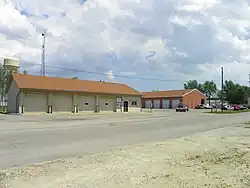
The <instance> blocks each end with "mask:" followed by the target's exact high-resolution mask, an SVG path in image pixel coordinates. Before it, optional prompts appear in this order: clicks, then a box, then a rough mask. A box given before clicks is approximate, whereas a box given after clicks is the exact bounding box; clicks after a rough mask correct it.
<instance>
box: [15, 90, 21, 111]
mask: <svg viewBox="0 0 250 188" xmlns="http://www.w3.org/2000/svg"><path fill="white" fill-rule="evenodd" d="M20 93H21V90H20V89H19V91H18V93H17V95H16V111H17V112H18V113H19V104H17V100H18V97H19V96H20ZM18 102H20V99H19V100H18ZM17 105H18V106H17Z"/></svg>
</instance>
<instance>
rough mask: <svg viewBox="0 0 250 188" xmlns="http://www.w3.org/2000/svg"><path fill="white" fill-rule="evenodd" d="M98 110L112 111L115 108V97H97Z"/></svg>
mask: <svg viewBox="0 0 250 188" xmlns="http://www.w3.org/2000/svg"><path fill="white" fill-rule="evenodd" d="M99 106H100V111H112V112H113V111H114V110H115V108H116V98H115V97H114V98H113V97H110V98H109V97H100V98H99Z"/></svg>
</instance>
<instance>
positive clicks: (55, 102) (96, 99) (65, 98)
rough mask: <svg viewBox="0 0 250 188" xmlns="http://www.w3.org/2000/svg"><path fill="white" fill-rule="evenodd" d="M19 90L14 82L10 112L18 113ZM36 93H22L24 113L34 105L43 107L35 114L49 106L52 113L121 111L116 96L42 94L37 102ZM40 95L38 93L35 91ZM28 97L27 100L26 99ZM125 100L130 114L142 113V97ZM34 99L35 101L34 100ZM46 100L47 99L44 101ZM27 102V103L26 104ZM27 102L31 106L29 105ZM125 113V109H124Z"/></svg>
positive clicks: (129, 97) (124, 98) (130, 97)
mask: <svg viewBox="0 0 250 188" xmlns="http://www.w3.org/2000/svg"><path fill="white" fill-rule="evenodd" d="M18 91H19V90H18V89H17V87H16V85H15V82H13V83H12V84H11V86H10V89H9V93H8V97H9V102H8V111H9V112H17V110H16V108H17V107H16V106H17V105H16V103H17V100H16V96H17V94H18ZM33 92H34V91H25V93H26V94H25V93H23V92H20V100H19V101H20V105H19V106H21V105H24V112H25V106H26V107H28V109H29V110H28V111H29V112H31V111H32V105H34V104H37V105H39V104H41V105H43V107H41V108H39V107H38V106H36V108H34V112H38V111H41V109H42V111H43V112H47V111H48V106H49V105H52V113H56V112H69V113H71V112H73V111H74V106H75V105H77V106H78V107H79V112H84V111H86V112H87V111H89V112H90V111H92V112H94V111H95V108H96V105H97V106H99V109H100V112H102V111H110V112H112V111H118V112H119V111H120V110H117V109H116V97H117V96H116V95H95V94H82V93H81V94H79V93H77V94H76V93H66V92H56V93H55V92H54V93H53V92H45V93H43V92H41V94H42V95H41V96H43V97H41V102H39V101H37V100H40V99H39V97H38V98H37V97H32V95H30V94H31V93H33ZM35 92H36V93H38V92H37V91H35ZM25 97H26V98H25ZM121 97H122V98H123V101H128V104H129V109H128V111H129V112H140V111H141V97H140V96H121ZM33 98H34V100H33ZM44 98H45V99H44ZM44 100H46V105H47V108H45V107H44V102H42V101H44ZM25 101H26V102H25ZM133 101H136V105H135V104H132V103H133ZM27 102H28V103H29V104H27ZM85 103H88V107H86V108H85V106H84V104H85ZM105 103H108V105H105ZM28 111H26V112H28ZM122 111H123V107H122Z"/></svg>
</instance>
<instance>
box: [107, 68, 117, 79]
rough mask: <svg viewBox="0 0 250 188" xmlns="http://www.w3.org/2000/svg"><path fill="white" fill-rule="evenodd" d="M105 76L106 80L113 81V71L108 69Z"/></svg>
mask: <svg viewBox="0 0 250 188" xmlns="http://www.w3.org/2000/svg"><path fill="white" fill-rule="evenodd" d="M106 75H107V77H108V81H114V78H115V77H114V75H113V71H112V70H110V71H108V72H107V73H106Z"/></svg>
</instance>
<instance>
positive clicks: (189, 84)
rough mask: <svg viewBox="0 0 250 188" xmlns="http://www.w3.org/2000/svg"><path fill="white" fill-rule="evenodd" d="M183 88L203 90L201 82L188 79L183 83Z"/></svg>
mask: <svg viewBox="0 0 250 188" xmlns="http://www.w3.org/2000/svg"><path fill="white" fill-rule="evenodd" d="M184 88H185V89H198V90H199V91H201V92H203V87H202V84H200V83H198V81H197V80H189V81H187V82H186V83H184Z"/></svg>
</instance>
